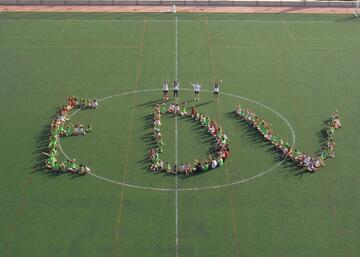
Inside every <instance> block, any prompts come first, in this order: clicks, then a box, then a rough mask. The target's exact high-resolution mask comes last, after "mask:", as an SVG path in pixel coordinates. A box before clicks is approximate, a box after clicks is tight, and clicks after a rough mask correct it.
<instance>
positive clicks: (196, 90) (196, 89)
mask: <svg viewBox="0 0 360 257" xmlns="http://www.w3.org/2000/svg"><path fill="white" fill-rule="evenodd" d="M190 83H191V82H190ZM191 85H192V86H193V88H194V101H199V100H200V97H199V93H200V89H201V85H200V84H199V82H196V83H195V84H193V83H191Z"/></svg>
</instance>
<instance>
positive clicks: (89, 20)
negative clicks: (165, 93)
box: [1, 19, 337, 24]
mask: <svg viewBox="0 0 360 257" xmlns="http://www.w3.org/2000/svg"><path fill="white" fill-rule="evenodd" d="M1 20H2V21H14V22H21V21H24V22H29V21H43V22H56V21H59V22H60V21H61V22H63V21H65V20H66V19H1ZM70 21H74V22H91V21H93V22H142V21H143V20H130V19H123V20H120V19H119V20H116V19H103V20H101V19H93V20H91V19H70ZM147 21H148V22H174V20H173V19H159V20H155V19H154V20H151V19H148V20H147ZM180 21H181V22H203V21H204V20H202V19H184V20H182V19H180ZM209 22H221V23H241V22H243V23H283V22H284V20H249V19H248V20H241V19H239V20H231V19H229V20H209ZM287 22H290V23H323V24H332V23H337V21H314V20H289V21H287Z"/></svg>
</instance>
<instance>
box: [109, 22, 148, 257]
mask: <svg viewBox="0 0 360 257" xmlns="http://www.w3.org/2000/svg"><path fill="white" fill-rule="evenodd" d="M146 25H147V19H144V26H143V30H142V39H141V43H140V47H139V60H138V66H137V73H136V81H135V91H136V90H137V89H138V86H139V81H140V75H141V66H142V57H143V48H144V38H145V31H146ZM135 102H136V94H134V96H133V102H132V108H131V114H130V123H129V130H128V131H129V132H128V142H127V147H126V155H125V164H124V175H123V179H122V181H123V182H125V181H126V178H127V174H128V171H129V153H130V146H131V138H132V131H133V123H134V112H135ZM124 195H125V187H124V186H123V187H122V188H121V193H120V204H119V211H118V218H117V225H116V233H115V239H114V246H113V256H118V255H119V254H118V253H117V252H116V249H117V248H116V244H117V243H118V241H119V233H120V225H121V217H122V210H123V206H124Z"/></svg>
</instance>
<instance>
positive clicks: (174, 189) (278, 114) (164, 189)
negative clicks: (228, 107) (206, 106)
mask: <svg viewBox="0 0 360 257" xmlns="http://www.w3.org/2000/svg"><path fill="white" fill-rule="evenodd" d="M181 90H187V91H192V90H193V89H190V88H182V89H181ZM153 91H162V89H158V88H157V89H144V90H135V91H130V92H124V93H120V94H115V95H111V96H107V97H104V98H101V99H99V100H98V101H99V102H101V101H104V100H107V99H111V98H114V97H117V96H124V95H129V94H138V93H145V92H153ZM202 91H203V92H207V93H212V91H211V90H202ZM220 94H221V95H225V96H231V97H235V98H239V99H242V100H245V101H249V102H251V103H254V104H257V105H259V106H261V107H263V108H265V109H267V110H269V111H271V112H273V113H275V114H276V115H277V116H279V117H280V118H281V119H282V120H283V121H284V122H285V123H286V125H287V126H288V127H289V129H290V131H291V134H292V145H291V147H294V146H295V142H296V135H295V130H294V128H293V127H292V125H291V123H290V122H289V121H288V120H287V119H286V118H285V117H284V116H283V115H281V114H280V113H279V112H277V111H276V110H274V109H272V108H271V107H269V106H267V105H265V104H262V103H260V102H258V101H256V100H252V99H250V98H247V97H243V96H239V95H235V94H230V93H222V92H220ZM79 111H80V109H78V110H76V111H74V112H73V113H72V114H71V115H70V117H71V116H73V115H75V114H76V113H78V112H79ZM59 149H60V151H61V152H62V153H63V155H64V156H65V158H67V159H71V158H70V157H69V156H68V155H67V154H66V153H65V152H64V151H63V149H62V147H61V142H60V141H59ZM285 161H286V160H283V161H281V162H279V163H277V164H275V165H274V166H272V167H270V168H268V169H267V170H265V171H263V172H260V173H258V174H256V175H254V176H252V177H248V178H245V179H242V180H237V181H234V182H231V183H226V184H220V185H215V186H203V187H192V188H178V189H176V188H161V187H150V186H139V185H133V184H128V183H123V182H120V181H115V180H112V179H108V178H105V177H102V176H99V175H97V174H95V173H93V172H91V173H90V175H92V176H94V177H96V178H98V179H101V180H103V181H106V182H109V183H112V184H116V185H121V186H126V187H129V188H134V189H142V190H151V191H178V192H180V191H181V192H182V191H201V190H210V189H221V188H225V187H229V186H235V185H238V184H241V183H245V182H248V181H251V180H254V179H257V178H259V177H261V176H264V175H266V174H268V173H269V172H271V171H272V170H274V169H275V168H277V167H278V166H280V165H281V164H282V163H284V162H285Z"/></svg>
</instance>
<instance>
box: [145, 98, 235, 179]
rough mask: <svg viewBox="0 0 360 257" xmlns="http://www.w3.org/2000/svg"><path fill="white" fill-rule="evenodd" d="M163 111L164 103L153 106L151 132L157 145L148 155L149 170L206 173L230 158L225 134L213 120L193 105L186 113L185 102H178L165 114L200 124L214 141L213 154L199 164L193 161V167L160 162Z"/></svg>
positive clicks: (186, 173)
mask: <svg viewBox="0 0 360 257" xmlns="http://www.w3.org/2000/svg"><path fill="white" fill-rule="evenodd" d="M165 110H166V104H165V103H163V104H162V105H158V104H157V105H155V108H154V116H153V124H154V125H153V130H154V140H155V142H156V144H157V147H156V148H152V149H150V151H149V153H148V159H149V160H150V161H151V162H152V164H151V165H150V166H149V170H151V171H163V172H166V173H168V174H185V175H190V174H193V173H195V172H199V171H206V170H208V169H209V167H211V168H216V167H219V166H222V165H223V163H224V161H225V160H226V159H227V158H228V157H229V156H230V150H229V145H228V143H227V136H226V134H225V133H224V131H223V130H222V129H221V127H220V126H218V125H217V123H216V122H215V121H214V120H211V119H210V118H209V117H208V116H207V115H204V114H200V113H198V112H197V111H196V108H195V106H194V105H193V106H192V108H191V112H187V111H186V103H185V102H183V103H181V104H179V103H178V102H174V103H172V104H171V105H170V106H169V108H168V109H167V113H171V114H175V115H180V116H182V117H190V118H192V119H194V120H196V121H198V122H200V124H201V126H202V127H203V128H205V129H207V131H208V132H209V134H210V135H211V136H212V137H214V139H215V140H214V144H213V146H212V149H211V151H210V152H213V154H212V155H209V156H208V158H207V159H204V160H203V161H201V162H199V161H197V160H195V161H194V165H191V164H189V163H185V164H180V165H174V166H172V165H171V164H169V163H166V162H164V161H163V160H161V159H160V157H159V154H160V153H161V152H162V146H163V145H164V142H163V141H162V137H161V114H162V113H163V111H165Z"/></svg>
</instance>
